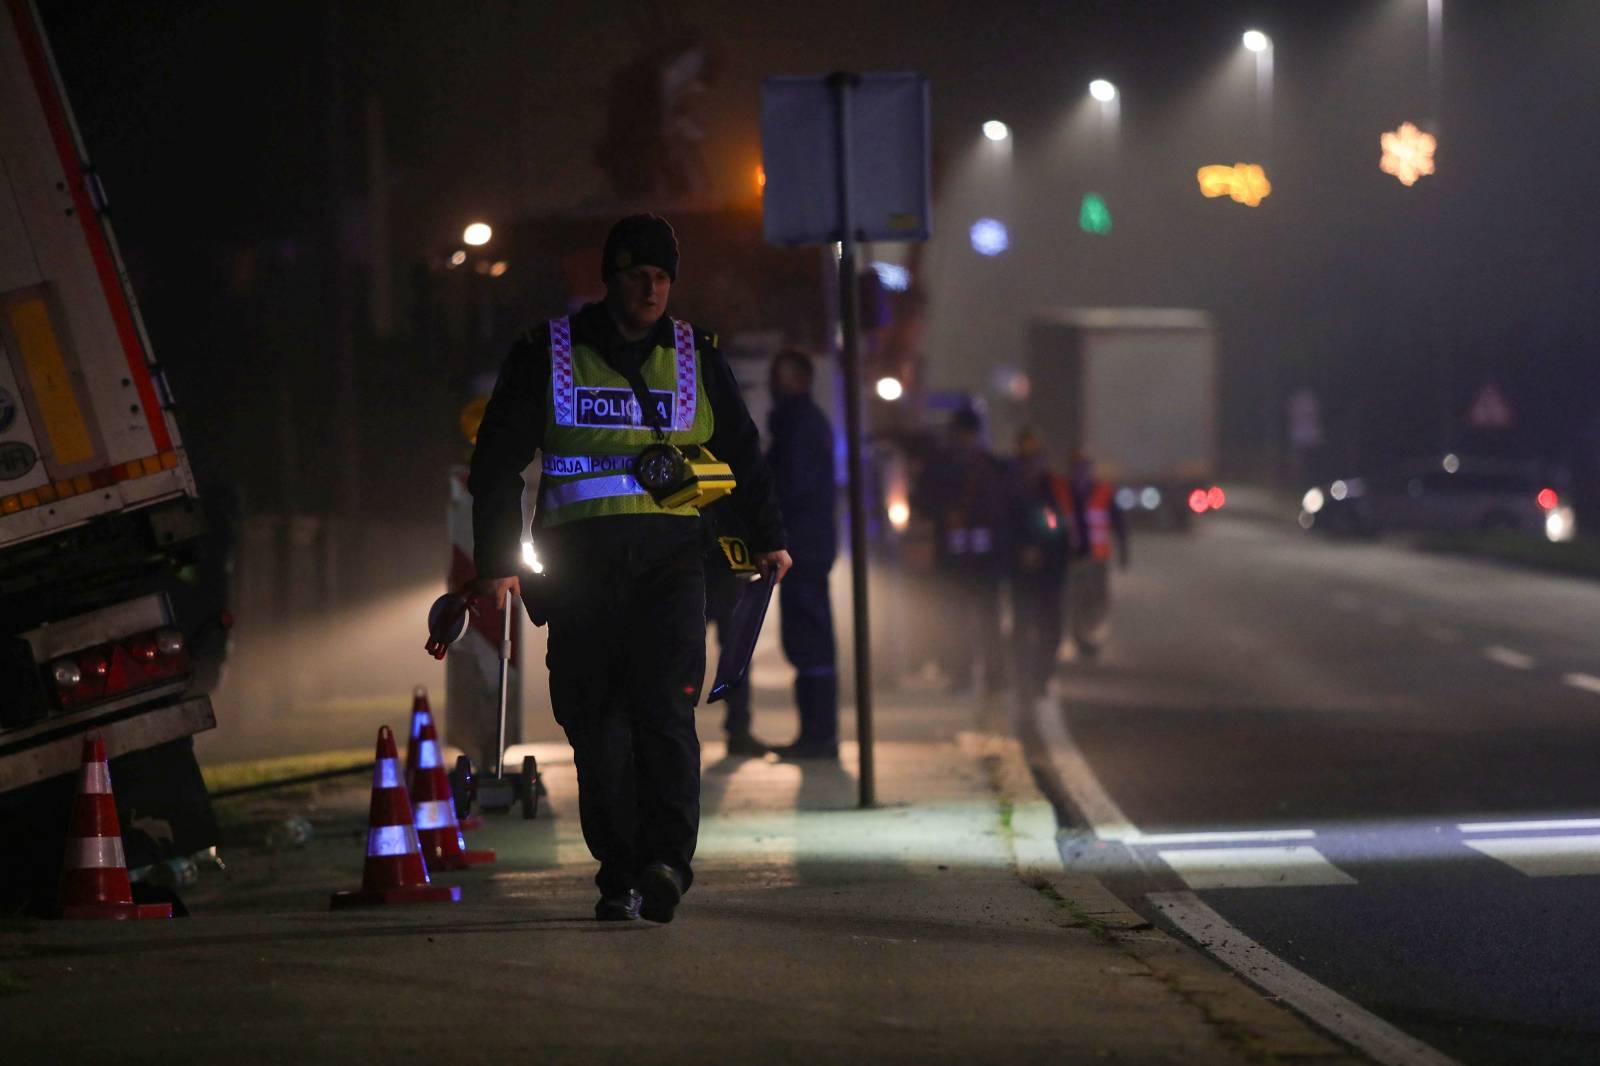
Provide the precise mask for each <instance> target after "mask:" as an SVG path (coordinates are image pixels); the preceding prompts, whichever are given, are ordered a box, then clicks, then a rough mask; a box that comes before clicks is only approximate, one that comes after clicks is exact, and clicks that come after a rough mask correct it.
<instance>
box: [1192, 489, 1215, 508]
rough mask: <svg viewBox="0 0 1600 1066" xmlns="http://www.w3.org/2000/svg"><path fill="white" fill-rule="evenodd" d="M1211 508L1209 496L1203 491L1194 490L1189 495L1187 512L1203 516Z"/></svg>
mask: <svg viewBox="0 0 1600 1066" xmlns="http://www.w3.org/2000/svg"><path fill="white" fill-rule="evenodd" d="M1210 507H1211V494H1210V493H1208V492H1207V491H1206V490H1205V489H1195V490H1194V491H1193V492H1191V493H1189V510H1191V511H1193V512H1194V513H1195V514H1205V513H1206V511H1207V510H1209V509H1210Z"/></svg>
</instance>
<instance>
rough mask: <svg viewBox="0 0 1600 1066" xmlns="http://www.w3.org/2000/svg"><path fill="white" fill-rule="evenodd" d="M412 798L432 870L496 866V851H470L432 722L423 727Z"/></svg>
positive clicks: (425, 855)
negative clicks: (458, 817)
mask: <svg viewBox="0 0 1600 1066" xmlns="http://www.w3.org/2000/svg"><path fill="white" fill-rule="evenodd" d="M411 798H412V799H413V800H415V801H416V804H417V837H418V838H419V839H420V840H421V842H422V857H423V858H424V859H426V860H427V861H428V865H429V866H431V867H433V868H434V869H435V870H465V869H466V868H467V867H469V866H477V865H478V864H479V863H485V862H494V852H492V851H468V850H467V840H466V838H465V837H463V836H462V835H461V826H460V825H458V824H457V822H456V804H455V800H454V799H453V798H451V795H450V777H449V775H448V774H446V773H445V772H444V764H443V760H441V759H440V758H439V734H438V733H436V732H435V731H434V728H433V723H432V722H429V723H428V724H427V725H424V726H423V727H422V740H421V742H420V743H419V745H418V751H417V779H416V787H415V788H414V789H413V790H412V793H411Z"/></svg>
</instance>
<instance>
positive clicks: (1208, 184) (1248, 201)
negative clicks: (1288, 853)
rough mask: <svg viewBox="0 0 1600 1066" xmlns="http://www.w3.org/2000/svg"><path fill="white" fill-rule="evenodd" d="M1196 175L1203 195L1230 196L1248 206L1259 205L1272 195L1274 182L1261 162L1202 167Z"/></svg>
mask: <svg viewBox="0 0 1600 1066" xmlns="http://www.w3.org/2000/svg"><path fill="white" fill-rule="evenodd" d="M1195 177H1196V178H1197V179H1198V180H1199V182H1200V192H1201V194H1202V195H1203V196H1206V197H1208V198H1215V197H1218V196H1229V197H1232V198H1233V199H1234V200H1235V201H1236V202H1238V203H1241V204H1244V205H1245V206H1246V207H1259V206H1261V201H1262V200H1265V199H1266V198H1267V197H1268V196H1270V195H1272V182H1270V181H1268V180H1267V172H1266V171H1265V170H1263V169H1261V164H1260V163H1235V164H1234V165H1233V166H1231V167H1230V166H1226V165H1222V164H1218V165H1216V166H1209V167H1201V168H1200V170H1199V171H1198V173H1196V175H1195Z"/></svg>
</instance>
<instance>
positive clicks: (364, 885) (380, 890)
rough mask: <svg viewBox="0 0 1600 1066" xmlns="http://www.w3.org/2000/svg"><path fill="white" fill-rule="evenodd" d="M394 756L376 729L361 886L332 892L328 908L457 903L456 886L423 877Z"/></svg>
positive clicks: (383, 732)
mask: <svg viewBox="0 0 1600 1066" xmlns="http://www.w3.org/2000/svg"><path fill="white" fill-rule="evenodd" d="M399 763H400V757H399V755H398V753H397V752H396V751H395V747H394V734H393V733H392V732H390V730H389V727H388V726H380V727H379V729H378V750H377V754H376V756H375V757H374V763H373V767H372V808H371V812H370V813H369V814H368V816H367V861H366V865H365V866H364V867H363V868H362V871H361V887H360V888H359V889H357V890H356V891H354V892H335V893H334V894H333V899H332V904H333V906H334V907H371V906H376V905H378V904H383V903H458V902H460V900H461V889H460V888H458V887H456V886H454V885H435V884H430V883H429V881H428V864H427V863H425V862H424V861H423V859H422V851H421V848H420V847H419V846H418V844H417V827H416V825H415V824H414V823H413V822H412V821H411V801H410V800H408V799H407V798H406V790H405V787H404V786H403V785H402V784H401V783H400V766H399Z"/></svg>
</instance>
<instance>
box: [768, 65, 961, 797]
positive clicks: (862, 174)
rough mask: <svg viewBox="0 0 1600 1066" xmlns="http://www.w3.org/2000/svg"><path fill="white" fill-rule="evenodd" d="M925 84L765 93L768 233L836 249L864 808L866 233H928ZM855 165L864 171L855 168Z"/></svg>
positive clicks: (868, 699) (918, 236) (871, 788)
mask: <svg viewBox="0 0 1600 1066" xmlns="http://www.w3.org/2000/svg"><path fill="white" fill-rule="evenodd" d="M927 120H928V89H927V81H926V79H923V78H921V77H920V76H918V75H913V74H865V75H861V74H848V73H838V74H833V75H830V76H828V77H827V78H769V79H767V82H766V84H765V86H764V87H763V90H762V156H763V166H764V168H765V172H766V175H767V186H766V193H765V198H764V203H763V228H764V229H765V231H766V237H767V240H768V241H769V242H771V243H774V244H814V243H824V242H826V243H833V242H834V241H837V242H838V244H839V320H840V321H839V324H840V352H839V355H840V364H841V365H840V369H841V371H842V374H843V378H844V421H845V465H846V470H847V473H848V485H849V499H850V591H851V600H852V606H853V615H854V619H855V661H856V670H855V687H856V740H857V742H858V744H859V747H860V753H861V754H860V775H859V789H860V791H859V798H858V802H859V805H860V806H862V807H872V806H875V805H876V804H877V774H876V769H875V763H874V758H873V750H874V749H873V737H872V629H871V624H870V612H869V611H868V607H867V502H866V478H865V476H864V475H865V472H864V470H863V469H862V449H861V441H862V412H861V341H860V317H861V307H860V304H861V290H860V279H859V278H858V277H857V273H856V257H857V249H858V244H859V242H860V241H862V240H902V241H903V240H922V239H925V238H926V237H927V236H928V205H929V200H930V196H929V179H928V121H927ZM858 166H859V171H858V169H857V168H858Z"/></svg>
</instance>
